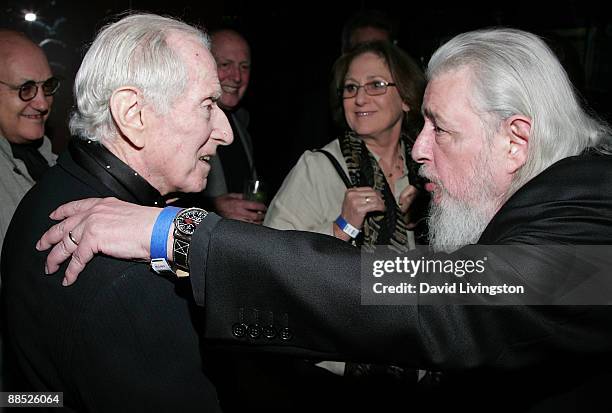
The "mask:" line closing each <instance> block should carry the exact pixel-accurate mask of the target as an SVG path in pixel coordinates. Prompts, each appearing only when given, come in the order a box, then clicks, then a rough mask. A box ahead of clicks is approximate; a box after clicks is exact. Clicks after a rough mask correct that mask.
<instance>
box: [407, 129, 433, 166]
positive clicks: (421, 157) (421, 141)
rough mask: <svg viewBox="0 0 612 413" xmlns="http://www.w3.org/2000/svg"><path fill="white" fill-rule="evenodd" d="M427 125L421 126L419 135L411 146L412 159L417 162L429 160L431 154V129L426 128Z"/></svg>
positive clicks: (431, 158)
mask: <svg viewBox="0 0 612 413" xmlns="http://www.w3.org/2000/svg"><path fill="white" fill-rule="evenodd" d="M426 128H427V125H425V126H423V129H421V132H420V133H419V136H417V139H416V142H414V145H413V146H412V159H414V161H415V162H418V163H426V162H431V161H432V160H433V156H432V148H431V147H432V143H433V139H434V137H433V131H431V130H427V129H426Z"/></svg>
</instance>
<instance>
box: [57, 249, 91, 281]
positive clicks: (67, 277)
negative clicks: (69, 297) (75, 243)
mask: <svg viewBox="0 0 612 413" xmlns="http://www.w3.org/2000/svg"><path fill="white" fill-rule="evenodd" d="M94 255H95V254H94V252H93V250H92V249H91V248H88V247H87V246H86V245H83V246H81V248H77V249H76V250H75V251H74V253H73V254H72V259H71V260H70V262H69V263H68V267H67V268H66V272H65V273H64V279H63V281H62V285H63V286H64V287H67V286H69V285H72V284H74V282H75V281H76V279H77V278H78V276H79V274H80V273H81V271H83V270H84V269H85V265H86V264H87V263H88V262H89V261H91V260H92V259H93V257H94Z"/></svg>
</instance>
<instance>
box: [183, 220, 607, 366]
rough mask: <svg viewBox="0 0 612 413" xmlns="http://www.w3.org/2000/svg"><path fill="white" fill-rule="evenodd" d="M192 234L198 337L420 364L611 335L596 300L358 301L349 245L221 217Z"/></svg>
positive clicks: (503, 355)
mask: <svg viewBox="0 0 612 413" xmlns="http://www.w3.org/2000/svg"><path fill="white" fill-rule="evenodd" d="M198 232H201V233H200V234H198V237H197V240H198V241H196V244H194V245H192V250H193V249H195V250H194V257H193V261H192V265H194V264H195V265H194V267H192V268H193V269H196V268H197V270H195V271H193V272H192V275H191V278H192V283H194V281H195V280H198V281H195V282H198V283H205V286H206V288H205V294H204V296H203V297H199V298H197V299H198V300H199V302H200V303H203V302H205V314H206V315H205V317H206V325H205V335H206V338H208V339H209V340H210V341H211V342H212V343H216V344H219V345H223V346H234V347H238V348H244V347H248V348H249V349H250V350H253V349H257V350H260V351H274V352H281V353H290V354H294V355H299V356H302V357H311V358H318V357H320V358H322V359H327V360H337V359H340V360H342V359H355V360H361V361H364V360H370V361H380V362H396V363H397V362H402V363H406V364H412V365H414V366H418V367H425V368H430V367H431V368H439V369H455V368H462V369H468V368H475V367H495V368H502V369H515V368H522V367H527V366H532V365H535V364H538V363H542V362H546V361H547V360H548V361H555V360H557V361H559V360H565V361H567V360H569V359H570V358H576V357H580V356H583V355H584V354H585V353H590V354H596V353H598V352H603V351H607V350H606V348H607V347H609V343H610V342H612V333H611V329H609V327H608V326H609V315H608V311H607V310H606V309H605V307H602V308H590V307H586V306H581V307H547V306H484V305H479V306H458V305H457V306H451V305H435V306H432V305H402V306H389V305H387V306H382V305H381V306H377V305H367V306H366V305H362V304H361V285H360V271H361V268H360V262H361V260H360V252H359V251H358V250H356V249H355V248H352V247H350V246H348V245H347V244H346V243H343V242H341V241H339V240H336V239H334V238H332V237H327V236H323V235H318V234H311V233H302V232H297V231H277V230H272V229H268V228H262V227H259V226H255V225H248V224H244V223H240V222H236V221H230V220H221V221H218V222H217V223H216V224H215V226H214V227H212V228H207V229H202V230H200V229H198ZM204 233H206V234H204ZM202 239H205V240H206V243H207V247H206V248H205V250H203V251H202V250H201V249H200V247H199V245H198V243H200V242H202ZM415 258H416V257H415ZM196 261H197V264H196V263H195V262H196ZM517 267H518V268H520V267H521V266H520V265H510V266H509V268H507V269H506V270H507V271H515V269H516V268H517ZM516 276H517V277H518V276H521V274H520V273H517V275H516ZM257 327H259V328H257ZM265 327H269V328H270V329H273V330H270V332H271V334H270V337H268V336H266V335H265V334H264V331H265V330H264V328H265ZM272 333H275V334H274V335H272Z"/></svg>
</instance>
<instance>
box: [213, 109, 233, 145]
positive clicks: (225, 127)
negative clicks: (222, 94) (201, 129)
mask: <svg viewBox="0 0 612 413" xmlns="http://www.w3.org/2000/svg"><path fill="white" fill-rule="evenodd" d="M210 139H212V140H213V141H214V142H215V143H216V144H217V146H219V145H222V146H226V145H229V144H230V143H232V142H233V141H234V134H233V132H232V127H231V126H230V123H229V120H228V119H227V116H225V113H224V112H223V111H222V110H221V109H220V108H218V107H216V108H215V111H214V118H213V129H212V132H211V134H210Z"/></svg>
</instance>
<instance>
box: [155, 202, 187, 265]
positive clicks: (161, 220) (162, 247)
mask: <svg viewBox="0 0 612 413" xmlns="http://www.w3.org/2000/svg"><path fill="white" fill-rule="evenodd" d="M181 209H182V208H178V207H173V206H167V207H165V208H164V209H162V211H161V212H160V213H159V215H158V216H157V220H156V221H155V225H153V232H152V233H151V259H155V258H163V259H164V260H167V259H168V254H167V251H168V232H170V225H172V221H174V217H176V215H177V214H178V213H179V211H180V210H181Z"/></svg>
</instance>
